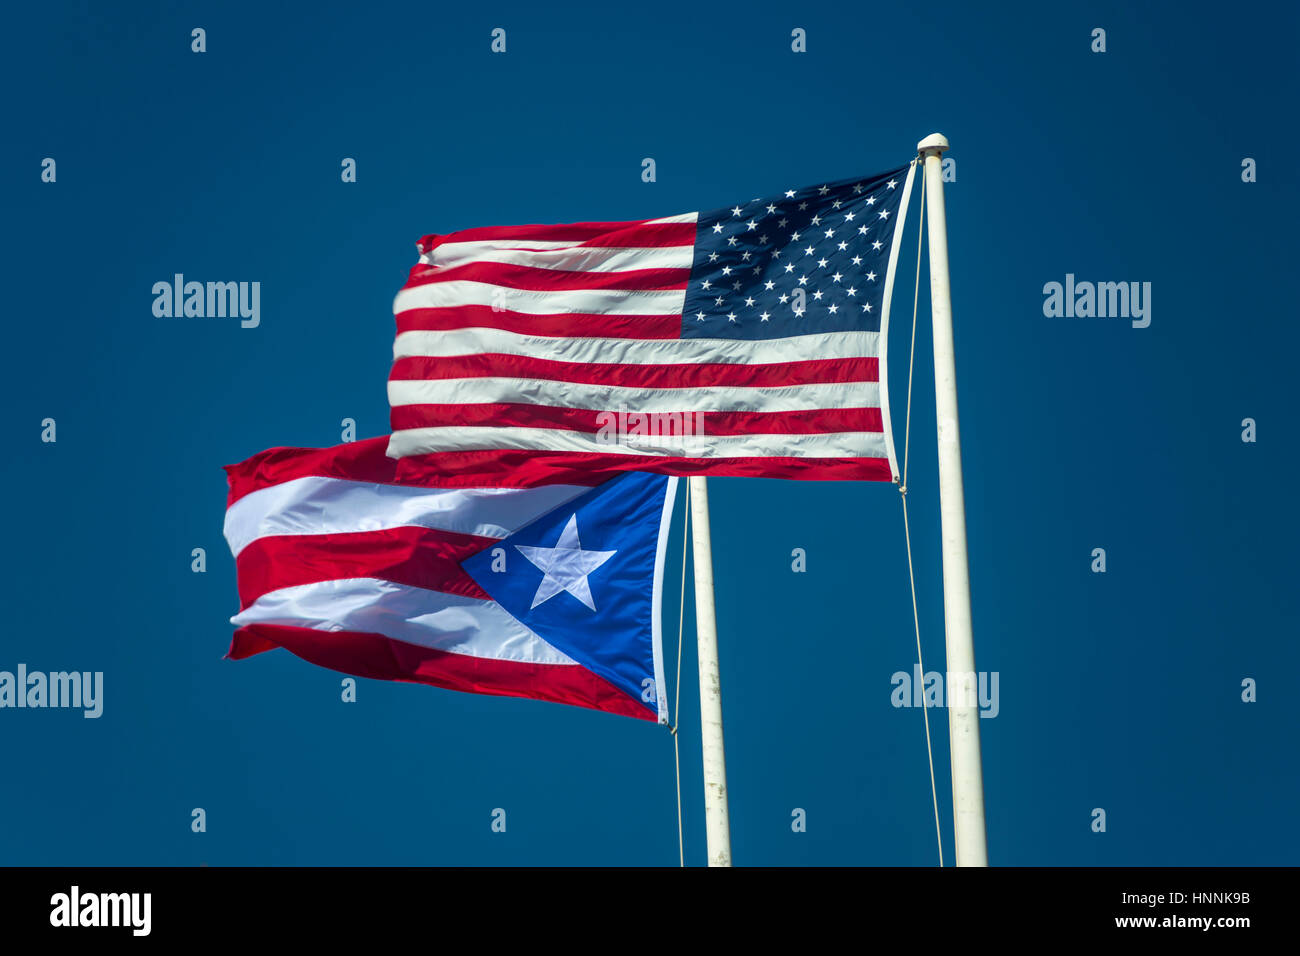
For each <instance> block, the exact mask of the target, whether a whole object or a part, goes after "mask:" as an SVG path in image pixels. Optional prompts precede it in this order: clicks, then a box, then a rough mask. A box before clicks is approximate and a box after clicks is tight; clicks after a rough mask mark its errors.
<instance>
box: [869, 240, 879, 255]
mask: <svg viewBox="0 0 1300 956" xmlns="http://www.w3.org/2000/svg"><path fill="white" fill-rule="evenodd" d="M871 248H872V249H874V250H876V252H879V251H880V249H881V242H880V241H879V240H876V241H875V242H873V243H872V244H871Z"/></svg>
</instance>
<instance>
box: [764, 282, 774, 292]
mask: <svg viewBox="0 0 1300 956" xmlns="http://www.w3.org/2000/svg"><path fill="white" fill-rule="evenodd" d="M775 287H776V283H775V282H773V281H771V280H770V279H769V280H768V281H767V282H764V283H763V288H764V289H766V290H767V291H768V292H771V291H772V290H773V289H774V288H775Z"/></svg>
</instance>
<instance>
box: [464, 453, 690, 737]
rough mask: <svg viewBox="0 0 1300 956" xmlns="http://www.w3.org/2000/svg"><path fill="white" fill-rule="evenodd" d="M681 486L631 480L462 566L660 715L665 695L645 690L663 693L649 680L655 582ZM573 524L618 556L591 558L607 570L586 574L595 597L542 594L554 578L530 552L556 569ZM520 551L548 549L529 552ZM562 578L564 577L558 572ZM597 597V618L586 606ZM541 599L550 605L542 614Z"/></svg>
mask: <svg viewBox="0 0 1300 956" xmlns="http://www.w3.org/2000/svg"><path fill="white" fill-rule="evenodd" d="M674 487H675V483H672V479H669V478H668V477H666V476H664V475H651V474H643V473H641V472H628V473H626V474H624V475H620V476H619V477H617V478H613V479H611V480H609V481H607V482H604V483H603V484H601V485H598V486H596V487H595V488H593V489H592V490H591V491H589V492H587V493H585V494H583V495H581V496H580V497H578V498H575V499H574V500H573V501H570V502H567V503H566V504H563V505H561V506H560V507H558V508H556V509H555V510H554V511H551V512H548V513H547V514H545V515H543V516H542V517H540V518H538V519H537V520H536V521H534V522H532V523H531V524H529V525H527V526H525V527H523V528H521V529H519V530H518V531H516V532H515V533H514V534H512V535H510V536H509V537H508V538H505V539H503V540H502V541H500V542H498V543H497V544H495V545H493V546H492V547H491V548H488V549H485V550H484V551H480V552H479V553H478V554H475V555H472V556H470V557H469V558H466V559H465V560H464V561H463V562H461V566H462V567H463V568H464V569H465V571H466V573H468V574H469V575H470V577H472V578H473V579H474V580H475V581H476V582H478V585H479V586H480V587H481V588H483V590H484V591H486V592H487V593H488V594H489V595H490V596H491V597H492V599H493V600H494V601H496V602H497V603H498V604H500V605H501V606H502V607H503V608H505V609H506V610H507V611H508V612H510V614H512V615H513V616H514V617H516V618H518V619H519V620H520V621H522V622H523V623H524V624H525V625H527V626H528V627H529V628H531V629H532V630H533V632H534V633H536V634H537V635H538V636H539V637H541V638H542V639H543V640H545V641H547V642H548V643H550V644H551V645H552V646H554V647H555V648H557V649H558V650H560V651H562V652H563V653H565V654H567V655H568V656H569V657H571V658H572V659H573V660H574V661H576V662H577V663H578V664H580V665H581V666H583V667H585V668H587V669H588V670H590V671H592V672H593V673H595V674H598V675H600V676H601V677H603V678H604V679H605V680H607V681H609V682H610V683H611V684H613V685H614V686H615V687H617V688H618V689H620V690H622V691H624V692H625V693H627V694H628V695H630V696H631V697H633V698H634V699H635V700H637V701H640V702H641V703H642V704H643V705H644V706H646V707H648V708H649V709H650V710H652V711H655V712H656V713H657V712H658V697H657V693H649V694H646V693H645V692H646V690H647V688H649V687H653V686H654V685H653V683H650V684H647V683H646V681H647V680H649V681H650V682H653V681H654V679H655V662H654V611H655V607H654V580H655V565H656V561H657V557H658V550H659V529H660V525H661V524H662V522H663V521H664V503H665V498H666V496H667V495H668V494H669V493H670V489H671V488H674ZM570 522H572V523H573V525H574V526H575V528H576V532H577V538H578V541H579V542H580V547H581V550H582V551H583V552H610V551H612V552H614V553H613V554H612V555H611V556H609V557H608V558H607V559H605V560H603V561H600V558H599V557H593V556H592V555H589V554H583V555H581V557H582V558H583V559H586V564H588V565H590V564H596V563H597V562H599V566H597V567H595V568H594V569H593V570H591V571H589V572H588V573H587V574H586V575H585V581H586V590H585V591H584V589H583V587H582V583H581V581H578V582H570V583H572V584H573V587H572V588H571V589H570V590H562V589H560V587H559V585H558V584H555V583H554V581H553V582H552V583H551V584H549V585H548V587H547V588H546V589H545V590H541V591H539V589H540V588H541V586H542V584H543V582H544V580H545V579H546V578H547V575H546V574H545V573H544V572H543V570H542V569H541V567H538V566H537V565H536V564H534V563H533V561H531V560H529V558H528V557H527V556H526V554H527V553H531V554H533V555H534V556H535V557H538V558H539V559H540V560H542V562H543V563H546V560H547V559H548V557H549V556H550V553H551V552H550V549H554V548H555V547H556V545H557V544H559V543H560V539H561V536H562V535H563V534H565V529H566V528H567V527H568V526H569V524H570ZM570 533H572V532H570ZM569 543H571V542H569ZM520 546H523V547H524V548H541V549H546V550H544V551H542V552H527V553H526V552H524V551H520V550H519V547H520ZM497 548H505V551H506V560H505V570H503V571H493V570H492V566H493V564H494V560H493V557H492V552H493V551H495V550H496V549H497ZM495 563H497V564H498V566H499V565H500V562H495ZM556 577H562V576H561V575H559V574H558V573H557V575H556ZM574 592H576V596H575V593H574ZM588 593H589V596H590V599H591V602H592V604H594V605H595V608H594V610H593V609H592V608H591V607H588V606H587V604H586V603H585V602H584V600H583V596H584V594H588ZM539 598H543V599H542V600H540V603H538V604H537V606H536V607H534V606H533V604H534V601H535V600H538V599H539ZM643 694H644V695H645V696H648V697H649V698H650V700H649V701H647V700H645V696H643Z"/></svg>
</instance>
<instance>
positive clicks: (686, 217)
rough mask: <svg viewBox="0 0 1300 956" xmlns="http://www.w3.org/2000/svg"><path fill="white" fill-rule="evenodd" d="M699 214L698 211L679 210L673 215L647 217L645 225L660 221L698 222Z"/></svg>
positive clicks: (655, 223)
mask: <svg viewBox="0 0 1300 956" xmlns="http://www.w3.org/2000/svg"><path fill="white" fill-rule="evenodd" d="M699 218H700V214H699V213H698V212H680V213H678V214H677V215H675V216H664V217H663V218H662V219H647V220H646V221H645V224H646V225H657V224H659V223H661V222H698V221H699Z"/></svg>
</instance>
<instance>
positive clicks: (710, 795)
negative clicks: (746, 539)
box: [687, 475, 731, 866]
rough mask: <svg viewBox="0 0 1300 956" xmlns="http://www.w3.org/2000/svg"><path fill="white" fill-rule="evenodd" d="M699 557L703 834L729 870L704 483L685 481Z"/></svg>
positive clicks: (717, 862)
mask: <svg viewBox="0 0 1300 956" xmlns="http://www.w3.org/2000/svg"><path fill="white" fill-rule="evenodd" d="M687 482H688V485H689V490H690V497H691V541H692V544H693V545H694V548H695V551H694V557H695V645H696V651H697V653H698V654H699V659H700V740H701V746H700V749H701V751H702V752H703V756H704V830H705V836H706V838H707V843H708V853H709V866H731V822H730V820H729V817H728V814H727V760H726V753H725V751H724V749H723V746H722V682H721V679H720V677H719V673H718V623H717V620H716V618H715V616H714V609H713V550H712V542H711V540H710V538H709V492H708V487H707V485H706V484H705V479H704V478H702V477H700V476H698V475H697V476H692V477H690V478H688V479H687Z"/></svg>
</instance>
